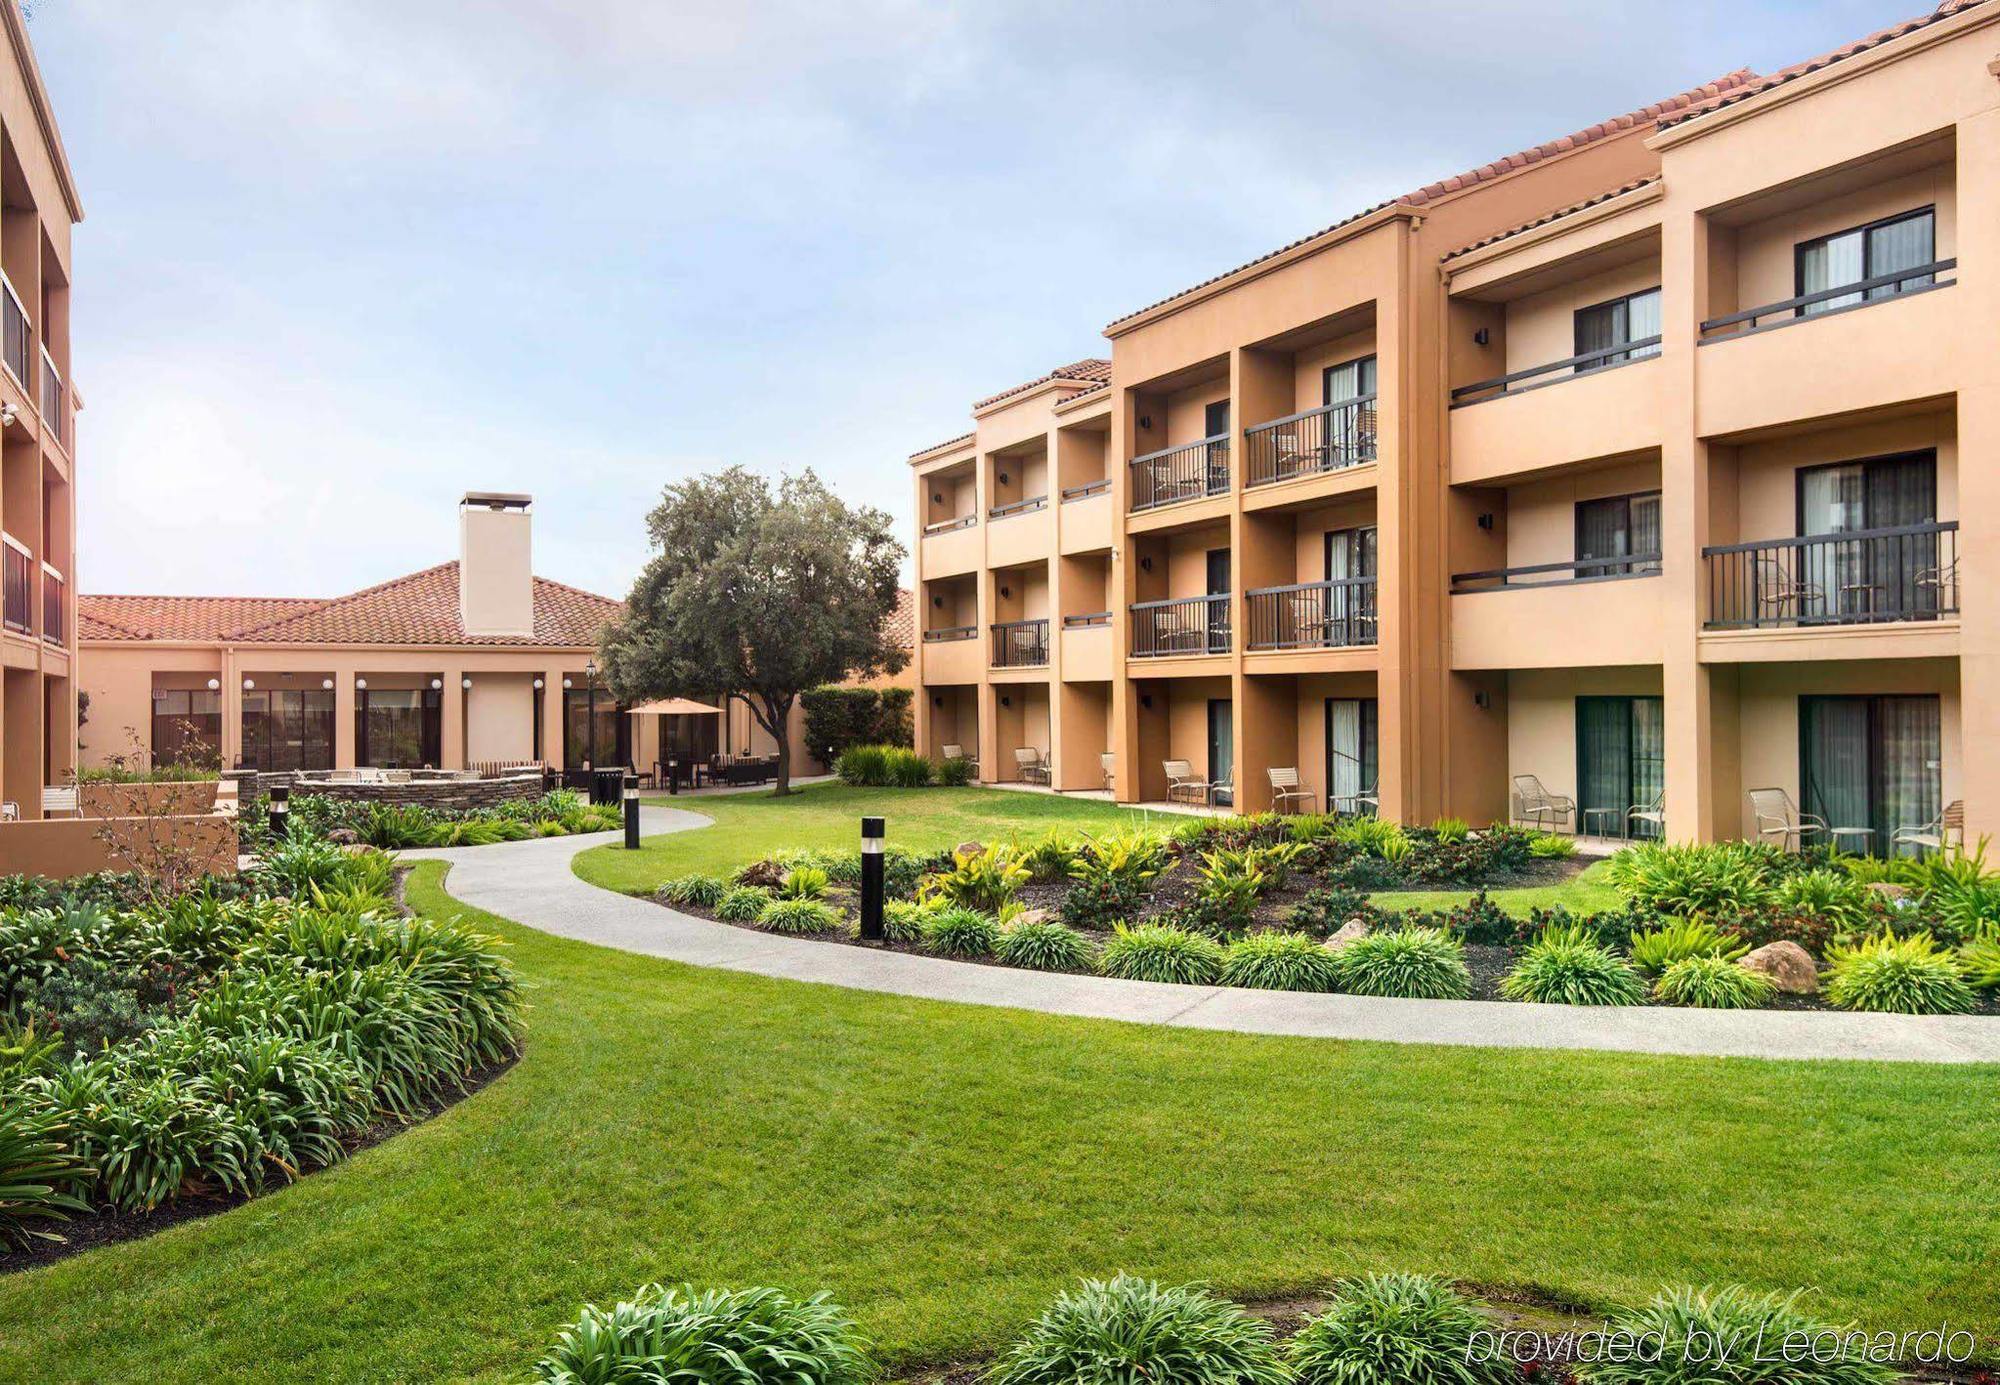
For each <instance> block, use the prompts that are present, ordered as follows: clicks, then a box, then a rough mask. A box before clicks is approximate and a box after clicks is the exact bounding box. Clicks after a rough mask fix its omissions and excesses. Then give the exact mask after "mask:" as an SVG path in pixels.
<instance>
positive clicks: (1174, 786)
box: [1160, 760, 1208, 803]
mask: <svg viewBox="0 0 2000 1385" xmlns="http://www.w3.org/2000/svg"><path fill="white" fill-rule="evenodd" d="M1160 768H1161V769H1163V770H1165V771H1166V775H1167V802H1169V803H1206V802H1208V785H1207V784H1205V783H1203V782H1202V781H1201V780H1199V779H1197V778H1195V777H1194V766H1193V765H1191V764H1189V763H1188V762H1187V761H1186V760H1163V761H1161V763H1160Z"/></svg>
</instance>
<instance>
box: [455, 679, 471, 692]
mask: <svg viewBox="0 0 2000 1385" xmlns="http://www.w3.org/2000/svg"><path fill="white" fill-rule="evenodd" d="M458 686H460V687H461V688H464V689H465V690H466V691H467V692H471V691H472V680H471V679H470V678H461V679H459V680H458Z"/></svg>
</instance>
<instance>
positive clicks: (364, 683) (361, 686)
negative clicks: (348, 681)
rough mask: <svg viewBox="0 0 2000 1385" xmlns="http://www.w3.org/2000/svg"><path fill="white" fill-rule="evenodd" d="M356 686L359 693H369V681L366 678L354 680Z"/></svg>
mask: <svg viewBox="0 0 2000 1385" xmlns="http://www.w3.org/2000/svg"><path fill="white" fill-rule="evenodd" d="M354 686H355V688H356V689H357V690H358V691H361V692H367V691H368V680H367V679H366V678H357V679H355V680H354Z"/></svg>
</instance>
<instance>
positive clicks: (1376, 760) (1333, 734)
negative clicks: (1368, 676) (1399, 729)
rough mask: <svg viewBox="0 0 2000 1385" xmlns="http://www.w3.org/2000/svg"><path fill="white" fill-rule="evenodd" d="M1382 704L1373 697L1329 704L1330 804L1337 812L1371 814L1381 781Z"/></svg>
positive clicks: (1342, 699) (1330, 700)
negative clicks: (1366, 800) (1361, 800)
mask: <svg viewBox="0 0 2000 1385" xmlns="http://www.w3.org/2000/svg"><path fill="white" fill-rule="evenodd" d="M1379 713H1380V704H1378V703H1377V701H1376V700H1375V699H1374V698H1372V697H1329V698H1328V699H1327V700H1326V801H1327V806H1328V807H1329V808H1331V809H1332V810H1333V811H1335V812H1344V813H1355V812H1367V811H1371V805H1369V804H1364V803H1361V802H1358V801H1357V800H1359V799H1362V798H1369V799H1372V798H1374V797H1375V796H1376V791H1377V787H1378V784H1377V781H1378V780H1379V779H1380V777H1381V729H1380V715H1379Z"/></svg>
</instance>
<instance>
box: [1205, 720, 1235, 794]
mask: <svg viewBox="0 0 2000 1385" xmlns="http://www.w3.org/2000/svg"><path fill="white" fill-rule="evenodd" d="M1230 711H1231V704H1230V701H1229V699H1228V698H1226V697H1212V698H1210V699H1209V700H1208V782H1209V784H1210V785H1211V786H1213V787H1211V789H1210V791H1209V800H1210V801H1211V802H1214V803H1234V802H1235V801H1236V778H1235V775H1236V730H1235V727H1234V726H1233V725H1232V723H1231V722H1230V719H1229V718H1230Z"/></svg>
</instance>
